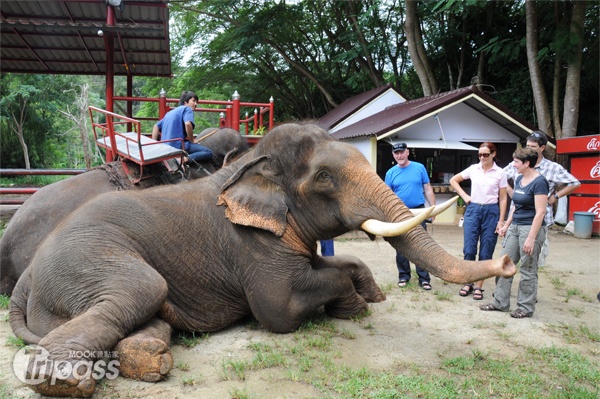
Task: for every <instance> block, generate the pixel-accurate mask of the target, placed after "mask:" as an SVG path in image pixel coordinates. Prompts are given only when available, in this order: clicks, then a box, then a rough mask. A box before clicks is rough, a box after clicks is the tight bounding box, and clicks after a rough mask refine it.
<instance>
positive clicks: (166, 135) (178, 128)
mask: <svg viewBox="0 0 600 399" xmlns="http://www.w3.org/2000/svg"><path fill="white" fill-rule="evenodd" d="M188 121H189V122H192V126H195V125H194V111H193V110H192V109H191V108H190V107H188V106H187V105H180V106H179V107H177V108H173V109H172V110H170V111H169V112H167V114H166V115H165V117H164V118H162V119H161V120H160V121H158V123H157V124H156V126H158V129H159V130H160V132H161V135H160V139H161V140H171V139H184V140H185V149H186V150H188V149H189V148H190V142H189V141H187V133H186V131H185V122H188ZM165 144H168V145H170V146H171V147H175V148H179V149H181V143H179V142H177V141H171V142H169V143H165Z"/></svg>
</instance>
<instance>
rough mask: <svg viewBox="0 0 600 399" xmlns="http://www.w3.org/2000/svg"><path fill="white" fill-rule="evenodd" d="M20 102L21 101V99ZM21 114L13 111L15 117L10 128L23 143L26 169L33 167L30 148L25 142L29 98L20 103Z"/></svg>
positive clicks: (12, 114)
mask: <svg viewBox="0 0 600 399" xmlns="http://www.w3.org/2000/svg"><path fill="white" fill-rule="evenodd" d="M19 103H20V101H19ZM20 105H21V107H20V110H19V111H20V114H19V118H17V117H16V116H15V114H14V113H12V112H11V116H12V119H13V124H12V126H10V129H11V130H12V131H13V132H14V133H15V134H16V135H17V137H18V138H19V143H20V144H21V148H22V149H23V159H24V160H25V169H31V164H30V162H29V150H28V149H27V144H26V143H25V136H24V133H23V123H24V122H25V109H26V107H27V99H24V100H23V103H22V104H20Z"/></svg>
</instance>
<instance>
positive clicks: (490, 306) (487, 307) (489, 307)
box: [479, 303, 504, 312]
mask: <svg viewBox="0 0 600 399" xmlns="http://www.w3.org/2000/svg"><path fill="white" fill-rule="evenodd" d="M479 309H481V310H483V311H486V312H491V311H493V310H497V311H498V312H504V311H503V310H502V309H498V308H497V307H495V306H494V304H493V303H486V304H485V305H481V306H480V307H479Z"/></svg>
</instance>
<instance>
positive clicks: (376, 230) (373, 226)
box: [360, 206, 435, 237]
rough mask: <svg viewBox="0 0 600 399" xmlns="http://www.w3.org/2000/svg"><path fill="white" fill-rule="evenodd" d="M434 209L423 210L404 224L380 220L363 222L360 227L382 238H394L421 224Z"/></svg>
mask: <svg viewBox="0 0 600 399" xmlns="http://www.w3.org/2000/svg"><path fill="white" fill-rule="evenodd" d="M434 208H435V207H433V206H432V207H430V208H425V209H424V210H423V212H422V213H421V214H420V215H417V216H415V217H413V218H412V219H409V220H405V221H404V222H398V223H387V222H382V221H380V220H375V219H369V220H366V221H365V222H363V224H362V225H361V226H360V227H361V228H362V229H363V230H364V231H366V232H367V233H370V234H373V235H376V236H382V237H395V236H399V235H401V234H404V233H406V232H408V231H410V230H412V229H413V228H415V227H416V226H418V225H419V224H421V223H422V222H423V220H425V219H427V218H428V217H429V214H430V213H431V212H432V211H433V209H434Z"/></svg>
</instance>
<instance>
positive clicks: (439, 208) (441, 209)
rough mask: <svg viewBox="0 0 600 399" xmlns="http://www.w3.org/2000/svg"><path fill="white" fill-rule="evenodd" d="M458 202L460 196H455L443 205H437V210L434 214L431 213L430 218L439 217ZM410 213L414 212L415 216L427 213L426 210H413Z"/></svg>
mask: <svg viewBox="0 0 600 399" xmlns="http://www.w3.org/2000/svg"><path fill="white" fill-rule="evenodd" d="M456 201H458V195H455V196H454V197H452V198H450V199H449V200H448V201H446V202H444V203H443V204H439V205H436V206H435V209H434V210H433V212H431V214H430V215H429V217H434V216H437V215H439V214H440V213H442V212H444V211H445V210H446V209H448V208H450V207H451V206H452V204H453V203H455V202H456ZM410 211H411V212H412V214H413V215H414V216H417V215H420V214H421V213H423V212H425V211H426V208H417V209H411V210H410Z"/></svg>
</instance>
